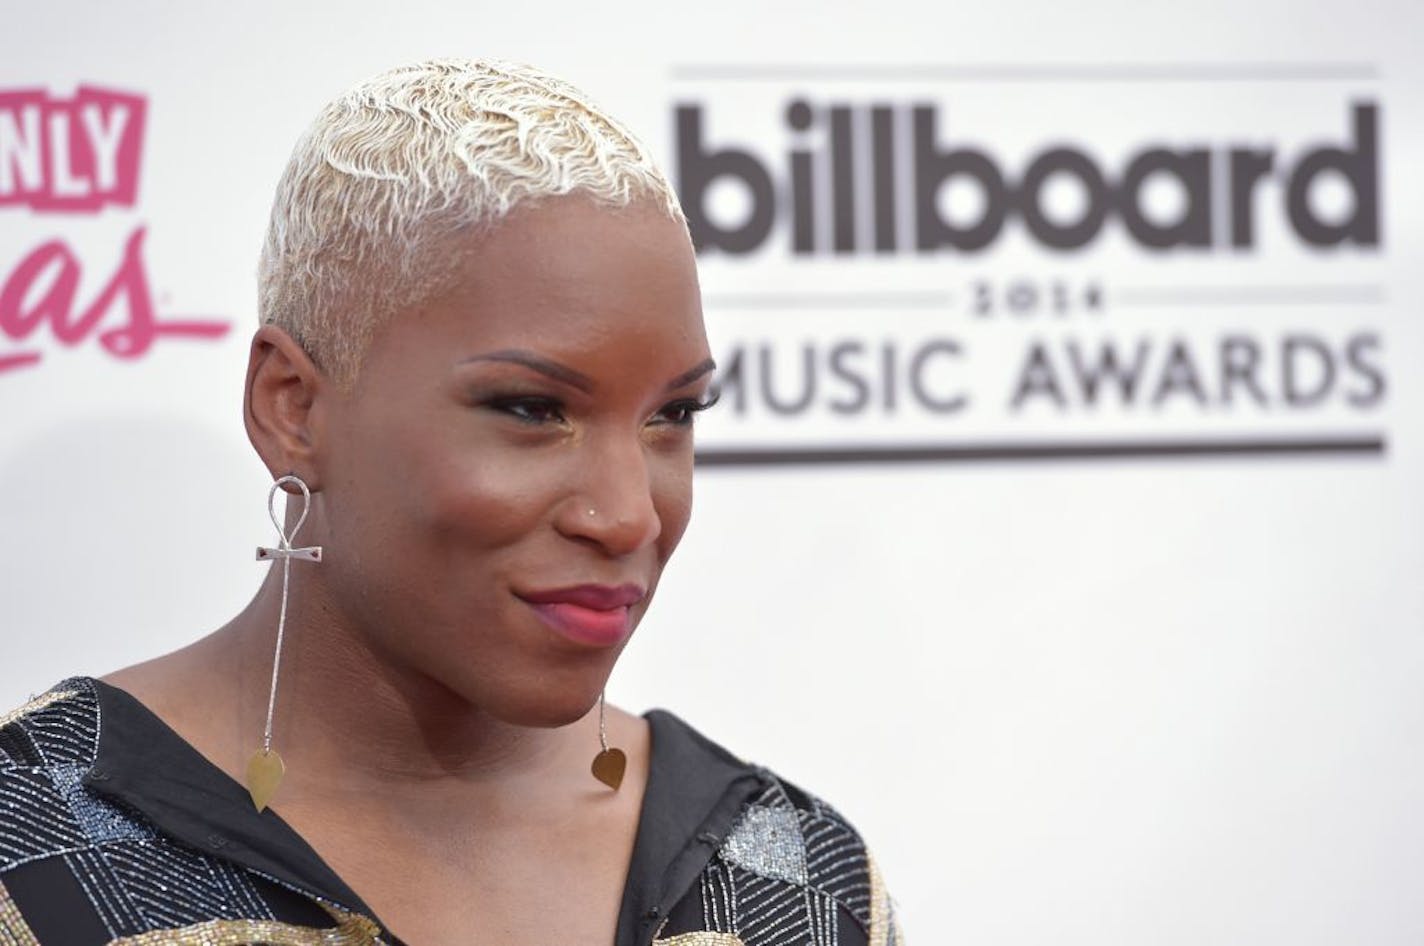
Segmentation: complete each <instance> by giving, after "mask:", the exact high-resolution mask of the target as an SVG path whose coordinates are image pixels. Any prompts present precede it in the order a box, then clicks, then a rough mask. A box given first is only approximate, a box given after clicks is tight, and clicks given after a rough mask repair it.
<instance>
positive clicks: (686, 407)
mask: <svg viewBox="0 0 1424 946" xmlns="http://www.w3.org/2000/svg"><path fill="white" fill-rule="evenodd" d="M716 403H717V395H716V394H713V395H711V396H710V397H708V398H707V399H706V400H705V401H698V400H695V399H693V398H684V399H683V400H680V401H673V402H672V403H671V404H668V405H667V406H665V407H664V408H663V409H662V410H660V411H658V419H659V420H661V421H663V422H664V423H668V424H675V425H677V426H679V427H690V426H692V419H693V417H695V416H696V415H697V414H699V413H701V412H702V411H705V410H707V408H709V407H711V406H712V405H713V404H716Z"/></svg>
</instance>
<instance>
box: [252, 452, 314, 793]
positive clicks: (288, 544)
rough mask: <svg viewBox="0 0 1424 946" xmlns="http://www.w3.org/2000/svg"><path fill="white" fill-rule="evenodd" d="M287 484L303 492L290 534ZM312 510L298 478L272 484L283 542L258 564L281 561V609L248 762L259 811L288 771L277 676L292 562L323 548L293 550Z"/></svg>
mask: <svg viewBox="0 0 1424 946" xmlns="http://www.w3.org/2000/svg"><path fill="white" fill-rule="evenodd" d="M284 483H293V484H295V485H296V487H297V489H299V490H301V492H302V513H301V515H300V516H298V517H297V524H296V525H294V526H292V531H291V533H290V534H289V533H288V532H287V530H286V529H285V528H283V526H282V521H281V520H280V519H278V518H277V505H276V504H277V491H278V490H279V489H281V488H282V485H283V484H284ZM310 509H311V490H309V489H307V484H306V483H304V482H303V481H302V478H301V477H300V476H296V475H295V474H289V475H287V476H283V477H281V478H280V479H278V480H277V482H275V483H273V484H272V489H271V491H270V492H268V493H267V514H268V515H269V516H271V517H272V525H274V526H276V527H277V535H278V536H279V537H280V538H279V540H278V542H277V547H276V548H274V549H269V548H264V547H261V546H259V547H258V549H257V560H258V561H259V562H266V561H272V560H274V559H281V562H282V607H281V610H280V611H278V613H277V649H276V652H275V653H274V654H273V655H272V689H271V692H269V693H268V695H267V725H266V727H265V728H264V729H263V730H262V748H261V749H258V750H257V751H256V752H254V753H253V754H252V758H250V759H248V760H247V792H248V794H249V795H251V796H252V803H253V804H254V805H256V806H257V810H258V811H262V810H263V809H264V808H266V807H267V803H268V802H269V801H271V800H272V796H273V795H274V794H276V792H277V786H278V785H280V784H281V783H282V776H283V775H284V774H286V771H287V766H286V764H285V763H284V762H283V761H282V757H281V756H280V755H278V754H277V753H276V752H274V751H273V749H272V711H273V710H274V709H275V708H276V706H277V675H278V673H279V672H280V670H281V667H282V637H283V634H284V633H285V632H286V630H287V591H288V588H289V586H290V584H291V578H292V559H294V558H296V559H301V560H302V561H304V562H320V561H321V546H319V545H317V546H312V547H310V548H304V549H298V548H293V547H292V542H293V541H294V540H295V539H296V537H297V532H299V531H300V530H301V528H302V523H304V522H306V521H307V512H308V511H309V510H310Z"/></svg>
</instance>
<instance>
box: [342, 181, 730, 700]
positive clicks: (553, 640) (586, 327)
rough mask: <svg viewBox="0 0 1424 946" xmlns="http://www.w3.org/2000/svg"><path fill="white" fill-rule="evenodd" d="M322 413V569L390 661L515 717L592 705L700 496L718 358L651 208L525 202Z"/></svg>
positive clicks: (680, 263)
mask: <svg viewBox="0 0 1424 946" xmlns="http://www.w3.org/2000/svg"><path fill="white" fill-rule="evenodd" d="M450 250H451V252H452V253H455V252H460V253H461V259H463V260H465V262H464V263H463V264H462V266H461V268H460V269H459V272H458V274H457V276H456V277H455V281H454V283H453V286H452V288H450V289H449V290H448V291H446V292H444V293H443V294H441V295H439V296H438V297H437V298H434V299H432V300H430V301H428V302H426V303H423V304H421V305H419V306H416V307H412V308H411V309H410V310H407V311H405V312H402V313H400V314H398V315H397V316H396V317H395V318H394V319H393V320H392V321H391V322H390V323H389V324H388V326H387V327H386V328H384V329H383V330H382V332H381V333H380V334H378V336H377V337H376V338H375V340H374V341H373V343H372V346H371V349H370V351H369V354H368V356H367V358H366V360H365V362H364V363H363V366H362V368H361V372H360V375H359V377H358V379H357V382H356V386H355V388H354V390H353V391H352V393H351V394H350V395H347V396H340V395H338V396H336V397H335V398H334V399H333V400H332V402H331V406H330V408H329V411H328V414H327V416H326V417H325V418H324V419H323V420H324V430H325V431H326V435H325V438H324V443H323V445H322V449H321V450H320V452H319V460H318V462H319V463H320V464H321V475H322V483H323V490H322V496H321V504H320V508H321V513H322V517H321V518H322V520H323V521H322V523H321V526H322V527H323V528H322V531H323V532H324V533H325V534H324V535H322V536H321V539H322V541H323V542H324V544H326V546H327V547H326V549H325V552H324V556H325V558H324V562H323V564H322V565H321V569H322V571H323V575H322V581H323V584H324V585H325V586H326V590H327V593H328V596H329V598H330V600H331V602H332V605H333V606H334V607H335V608H337V609H338V610H339V611H340V612H341V613H340V617H341V619H342V621H343V623H344V624H345V625H346V626H348V627H354V628H355V629H356V630H357V632H358V633H359V634H361V635H362V636H363V637H364V638H365V642H366V643H367V645H368V646H370V647H371V648H372V649H373V650H374V651H375V652H376V654H377V656H378V657H379V658H380V659H381V660H383V661H386V662H389V663H394V664H395V665H396V666H399V667H401V668H403V669H405V670H407V671H414V672H416V673H419V674H421V675H424V676H427V677H429V678H433V679H434V680H436V681H437V682H439V683H441V684H443V685H444V686H446V687H447V688H449V689H450V690H452V691H453V692H454V693H456V694H458V695H460V696H461V697H463V698H465V699H467V700H469V701H470V702H471V703H473V704H475V705H477V706H480V707H481V708H482V709H484V710H486V711H488V712H490V713H491V714H493V715H494V716H496V717H497V718H500V719H504V720H506V721H508V722H512V723H521V724H526V725H559V724H563V723H567V722H570V721H572V720H573V719H576V718H578V717H580V716H582V715H583V714H584V713H585V712H587V710H588V708H589V707H590V706H591V705H592V704H593V702H594V701H595V700H596V699H597V696H598V693H599V691H600V690H601V689H602V687H603V685H604V682H605V680H606V679H607V676H608V674H609V672H610V671H611V670H612V667H613V663H614V661H615V660H616V659H617V657H618V654H619V653H620V652H621V650H622V648H623V646H624V644H626V642H627V640H628V635H629V634H630V633H631V632H632V629H633V627H634V626H636V624H637V623H638V621H639V619H640V618H641V617H642V615H643V613H644V611H645V610H646V609H647V607H648V603H649V601H650V599H651V597H652V593H653V589H654V588H655V587H656V586H657V582H658V578H659V576H660V575H661V573H662V569H663V566H664V565H665V564H666V563H667V561H668V558H669V556H671V555H672V552H673V549H674V548H675V547H676V546H677V543H678V540H679V539H680V538H681V536H682V533H683V530H684V529H685V528H686V526H687V520H688V514H689V512H690V510H691V504H692V459H693V455H692V427H691V422H692V417H693V415H694V413H695V411H696V408H697V407H698V405H700V404H703V403H705V402H706V400H707V397H708V388H709V385H710V383H711V375H710V371H711V367H712V363H711V360H710V358H709V352H708V345H707V338H706V334H705V331H704V329H703V325H702V310H701V303H700V299H699V293H698V286H697V274H696V269H695V265H694V259H693V254H692V248H691V246H690V244H689V242H688V239H687V235H686V232H685V230H684V229H683V227H682V225H681V224H679V223H677V222H675V221H673V220H671V219H669V218H668V217H667V216H666V215H665V213H663V212H662V210H661V209H660V208H658V207H654V206H651V205H640V204H635V205H634V206H632V207H630V208H627V209H623V210H611V209H608V208H606V207H600V206H597V205H596V204H594V203H592V202H591V201H588V200H585V199H583V198H577V197H565V198H558V199H552V200H546V201H542V202H540V203H538V204H533V205H528V206H525V207H522V208H519V209H517V210H516V211H515V212H514V213H513V214H511V216H510V217H509V218H507V219H506V220H505V221H504V222H502V223H501V224H499V225H498V227H497V228H496V229H494V230H493V231H491V232H490V233H489V234H488V235H487V236H485V237H483V238H481V239H480V240H479V242H478V243H477V244H476V245H475V246H474V247H457V246H456V245H455V244H454V243H453V242H452V244H451V246H450Z"/></svg>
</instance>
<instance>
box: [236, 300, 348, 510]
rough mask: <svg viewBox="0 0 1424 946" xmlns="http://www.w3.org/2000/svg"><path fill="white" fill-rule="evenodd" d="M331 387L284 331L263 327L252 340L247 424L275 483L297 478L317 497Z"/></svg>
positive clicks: (246, 396)
mask: <svg viewBox="0 0 1424 946" xmlns="http://www.w3.org/2000/svg"><path fill="white" fill-rule="evenodd" d="M329 388H330V385H329V382H328V381H327V379H326V376H325V375H324V374H322V372H321V369H320V368H318V367H317V366H316V363H315V362H313V361H312V360H311V357H310V356H308V355H307V353H306V351H305V350H303V349H302V346H301V345H299V344H297V342H296V340H295V339H293V338H292V336H290V335H288V334H287V333H286V331H284V330H283V329H280V328H278V327H277V326H275V325H264V326H262V327H261V328H259V329H258V330H257V332H256V334H254V335H253V336H252V347H251V349H250V350H249V352H248V355H247V381H246V386H245V389H244V393H243V400H242V414H243V423H244V424H245V426H246V427H247V439H248V440H250V441H251V442H252V446H253V447H254V448H255V449H256V450H257V455H258V456H260V457H261V458H262V462H263V464H265V465H266V467H267V470H268V472H269V473H271V474H272V477H273V478H274V479H275V478H277V477H279V476H285V475H286V474H288V473H295V474H297V475H298V476H300V477H301V478H302V479H303V480H305V481H306V483H307V485H308V486H309V487H310V488H311V489H312V491H313V492H315V491H317V490H319V489H320V488H321V475H320V469H319V464H318V463H317V455H318V451H319V447H320V443H321V418H322V413H323V412H322V407H324V406H325V405H324V404H323V403H322V400H321V399H322V397H323V395H324V394H325V393H326V392H328V391H329Z"/></svg>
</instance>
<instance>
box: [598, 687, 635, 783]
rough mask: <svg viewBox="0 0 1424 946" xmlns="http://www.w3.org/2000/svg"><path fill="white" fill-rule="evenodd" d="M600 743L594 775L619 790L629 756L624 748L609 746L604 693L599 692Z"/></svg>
mask: <svg viewBox="0 0 1424 946" xmlns="http://www.w3.org/2000/svg"><path fill="white" fill-rule="evenodd" d="M598 745H599V746H600V747H601V751H600V752H599V753H598V755H596V756H594V757H593V777H594V778H596V779H598V780H599V781H600V782H602V783H603V784H604V785H607V786H608V787H609V788H611V789H613V790H614V791H615V792H616V791H618V786H620V785H622V784H623V773H624V772H625V771H627V769H628V757H627V756H626V755H624V754H623V750H622V749H610V748H608V727H607V725H605V722H604V715H603V694H602V693H600V694H598Z"/></svg>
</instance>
